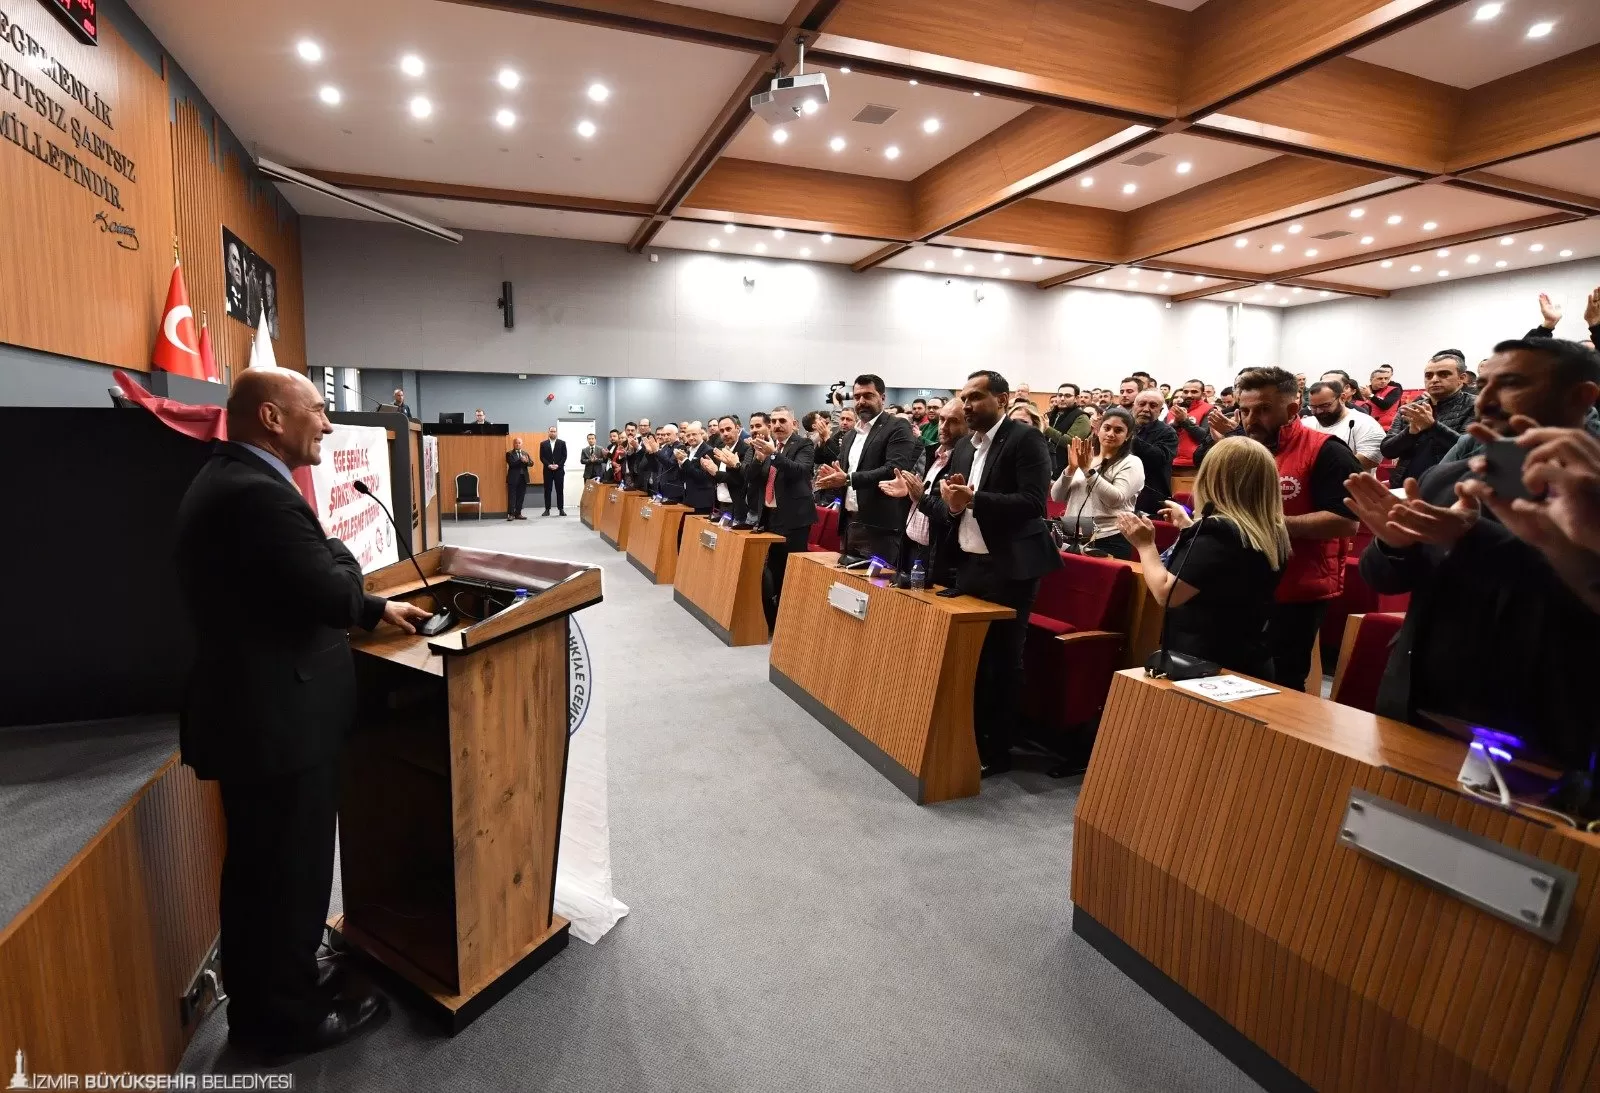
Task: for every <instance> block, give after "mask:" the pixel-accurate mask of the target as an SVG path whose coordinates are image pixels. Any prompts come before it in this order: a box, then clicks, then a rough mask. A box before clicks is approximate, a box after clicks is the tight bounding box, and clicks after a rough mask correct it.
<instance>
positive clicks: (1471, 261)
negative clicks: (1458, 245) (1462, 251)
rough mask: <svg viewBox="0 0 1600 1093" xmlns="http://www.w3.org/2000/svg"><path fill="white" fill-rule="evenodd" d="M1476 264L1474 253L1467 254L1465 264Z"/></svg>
mask: <svg viewBox="0 0 1600 1093" xmlns="http://www.w3.org/2000/svg"><path fill="white" fill-rule="evenodd" d="M1477 264H1478V256H1477V255H1476V254H1469V255H1467V265H1469V266H1475V265H1477Z"/></svg>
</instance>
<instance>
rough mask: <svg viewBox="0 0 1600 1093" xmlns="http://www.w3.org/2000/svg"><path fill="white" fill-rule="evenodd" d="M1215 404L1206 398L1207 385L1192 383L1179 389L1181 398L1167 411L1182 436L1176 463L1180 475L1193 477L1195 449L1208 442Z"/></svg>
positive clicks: (1167, 421) (1173, 463) (1174, 461)
mask: <svg viewBox="0 0 1600 1093" xmlns="http://www.w3.org/2000/svg"><path fill="white" fill-rule="evenodd" d="M1210 414H1211V404H1210V403H1209V402H1207V401H1206V399H1205V384H1203V383H1201V382H1200V381H1199V380H1189V381H1187V382H1186V383H1185V384H1184V385H1183V386H1182V387H1180V388H1179V389H1178V397H1177V398H1176V399H1174V400H1173V401H1172V408H1171V409H1170V410H1168V411H1167V416H1166V419H1165V420H1166V423H1167V424H1168V425H1171V426H1172V428H1173V429H1174V430H1175V431H1176V432H1177V434H1178V454H1177V457H1176V458H1174V459H1173V461H1172V467H1173V470H1174V471H1176V472H1177V473H1179V474H1193V473H1194V469H1195V467H1196V465H1197V460H1196V459H1195V457H1194V450H1195V448H1197V447H1199V446H1200V445H1201V444H1204V443H1205V441H1206V418H1207V417H1208V416H1210Z"/></svg>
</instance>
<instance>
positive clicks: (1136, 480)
mask: <svg viewBox="0 0 1600 1093" xmlns="http://www.w3.org/2000/svg"><path fill="white" fill-rule="evenodd" d="M1149 394H1150V392H1149V391H1141V392H1140V397H1141V398H1143V397H1145V396H1148V395H1149ZM1133 429H1134V424H1133V416H1132V415H1131V414H1129V413H1128V412H1127V411H1126V410H1121V409H1117V410H1107V411H1106V412H1105V414H1104V415H1103V416H1102V417H1101V418H1100V426H1099V430H1098V433H1097V435H1098V437H1099V440H1100V454H1099V455H1093V454H1092V453H1091V452H1090V449H1089V442H1088V441H1087V440H1074V441H1073V442H1072V451H1071V452H1070V453H1069V454H1068V456H1067V466H1066V469H1065V470H1063V471H1062V472H1061V476H1060V477H1059V478H1057V479H1056V480H1055V481H1054V482H1053V483H1051V485H1050V499H1051V500H1052V501H1064V502H1066V506H1067V511H1066V517H1067V519H1068V520H1074V519H1076V518H1077V517H1080V516H1087V517H1090V518H1092V519H1093V520H1094V534H1093V536H1092V537H1091V540H1092V545H1093V546H1094V547H1095V548H1096V549H1098V550H1103V551H1105V552H1106V553H1107V554H1109V555H1111V556H1112V557H1113V558H1122V559H1124V560H1126V561H1132V560H1133V544H1131V543H1130V542H1129V541H1128V540H1127V539H1125V538H1123V536H1122V532H1121V530H1120V527H1119V525H1118V522H1117V517H1118V516H1121V515H1123V514H1126V513H1132V512H1133V511H1134V506H1135V504H1136V503H1137V502H1138V499H1139V493H1140V491H1141V490H1143V489H1144V464H1143V463H1142V462H1141V461H1140V460H1139V459H1138V458H1137V457H1135V456H1134V454H1133V445H1132V443H1131V438H1132V436H1133Z"/></svg>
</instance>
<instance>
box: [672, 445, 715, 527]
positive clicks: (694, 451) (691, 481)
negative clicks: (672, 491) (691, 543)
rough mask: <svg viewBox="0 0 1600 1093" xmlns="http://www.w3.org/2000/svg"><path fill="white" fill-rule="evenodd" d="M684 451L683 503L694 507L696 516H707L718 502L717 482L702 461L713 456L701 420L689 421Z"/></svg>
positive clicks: (682, 468)
mask: <svg viewBox="0 0 1600 1093" xmlns="http://www.w3.org/2000/svg"><path fill="white" fill-rule="evenodd" d="M683 453H684V458H683V460H682V462H681V464H680V468H681V470H682V471H683V503H684V504H685V505H688V506H689V507H690V508H691V509H693V510H694V512H695V515H696V516H706V515H708V514H709V513H710V512H711V506H712V505H714V504H716V503H717V484H716V482H715V481H714V480H713V478H712V476H711V474H707V473H706V469H705V466H704V465H703V464H702V463H701V462H700V461H701V460H702V459H707V460H709V459H710V458H711V445H710V444H708V443H706V428H705V426H704V425H702V424H700V422H698V421H691V422H689V435H688V436H687V437H685V438H684V442H683ZM713 473H715V472H713ZM679 526H680V527H681V526H682V525H679Z"/></svg>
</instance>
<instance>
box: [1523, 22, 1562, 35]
mask: <svg viewBox="0 0 1600 1093" xmlns="http://www.w3.org/2000/svg"><path fill="white" fill-rule="evenodd" d="M1555 29H1556V25H1555V24H1554V23H1552V22H1550V21H1549V20H1545V21H1543V22H1539V23H1535V24H1533V26H1531V27H1529V28H1528V37H1529V38H1544V37H1546V36H1547V35H1549V33H1550V32H1551V31H1552V30H1555Z"/></svg>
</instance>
